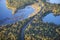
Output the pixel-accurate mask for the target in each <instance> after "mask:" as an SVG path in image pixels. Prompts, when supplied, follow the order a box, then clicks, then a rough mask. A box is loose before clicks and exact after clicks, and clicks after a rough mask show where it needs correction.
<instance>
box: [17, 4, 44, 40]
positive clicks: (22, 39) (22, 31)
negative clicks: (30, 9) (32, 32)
mask: <svg viewBox="0 0 60 40" xmlns="http://www.w3.org/2000/svg"><path fill="white" fill-rule="evenodd" d="M40 6H41V10H40V11H39V12H38V13H39V14H40V15H41V16H42V10H43V8H44V6H42V4H40ZM36 15H37V14H36ZM36 15H34V16H33V17H32V18H31V19H30V20H29V21H27V22H26V23H25V24H24V25H23V27H22V28H21V32H20V33H19V37H18V40H25V39H24V35H25V29H26V28H27V27H28V25H29V24H30V23H31V22H32V21H33V20H34V17H35V16H36ZM41 16H40V17H41Z"/></svg>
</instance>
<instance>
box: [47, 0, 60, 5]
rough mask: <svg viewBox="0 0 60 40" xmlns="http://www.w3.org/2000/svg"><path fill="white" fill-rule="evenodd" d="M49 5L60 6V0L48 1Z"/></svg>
mask: <svg viewBox="0 0 60 40" xmlns="http://www.w3.org/2000/svg"><path fill="white" fill-rule="evenodd" d="M46 1H47V2H49V3H53V4H60V0H46Z"/></svg>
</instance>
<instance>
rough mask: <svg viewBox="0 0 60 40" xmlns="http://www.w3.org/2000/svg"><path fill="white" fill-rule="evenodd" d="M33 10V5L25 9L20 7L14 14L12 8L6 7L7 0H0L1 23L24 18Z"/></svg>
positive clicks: (9, 22) (10, 22)
mask: <svg viewBox="0 0 60 40" xmlns="http://www.w3.org/2000/svg"><path fill="white" fill-rule="evenodd" d="M33 12H34V9H33V8H32V7H31V6H26V7H25V8H24V9H19V10H18V11H17V12H16V13H15V14H14V15H12V10H10V9H8V8H7V7H6V0H0V25H5V24H12V23H15V22H17V21H20V20H24V19H26V18H28V16H29V15H30V14H32V13H33Z"/></svg>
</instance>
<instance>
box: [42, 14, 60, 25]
mask: <svg viewBox="0 0 60 40" xmlns="http://www.w3.org/2000/svg"><path fill="white" fill-rule="evenodd" d="M42 21H43V22H44V23H46V22H48V23H54V24H56V25H60V16H54V14H53V13H49V14H47V15H46V16H44V17H43V18H42Z"/></svg>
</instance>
